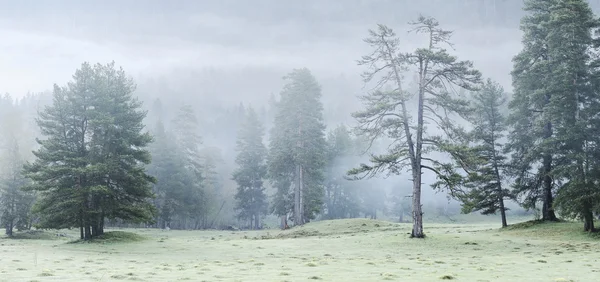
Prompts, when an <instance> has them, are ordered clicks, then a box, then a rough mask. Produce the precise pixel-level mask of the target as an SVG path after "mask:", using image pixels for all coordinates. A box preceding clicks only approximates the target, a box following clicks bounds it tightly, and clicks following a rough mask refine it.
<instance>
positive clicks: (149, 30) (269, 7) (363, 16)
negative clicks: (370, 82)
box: [0, 0, 520, 96]
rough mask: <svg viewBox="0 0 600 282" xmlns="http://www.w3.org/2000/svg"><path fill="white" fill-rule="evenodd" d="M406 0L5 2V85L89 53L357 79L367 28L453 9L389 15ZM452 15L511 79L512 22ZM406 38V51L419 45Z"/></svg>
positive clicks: (0, 49) (26, 82)
mask: <svg viewBox="0 0 600 282" xmlns="http://www.w3.org/2000/svg"><path fill="white" fill-rule="evenodd" d="M400 2H406V1H405V0H398V2H393V1H389V0H376V1H361V0H351V1H350V0H349V1H347V2H345V1H344V3H348V4H347V5H342V4H341V3H342V1H315V0H310V1H305V2H302V1H280V2H277V1H273V0H259V1H248V2H246V1H233V0H228V1H158V0H153V1H131V0H130V1H122V2H121V1H116V0H111V1H64V0H63V1H60V0H59V1H5V0H2V1H0V3H1V6H2V7H3V8H0V38H1V39H2V40H0V92H8V93H11V94H12V95H13V96H21V95H24V94H26V93H27V92H41V91H45V90H49V89H51V88H52V85H53V83H58V84H61V85H62V84H64V83H66V82H67V81H68V80H70V78H71V75H72V74H73V72H74V70H75V69H76V68H77V67H79V65H80V64H81V63H82V62H83V61H90V62H92V63H95V62H101V63H106V62H109V61H111V60H115V61H116V63H117V65H120V66H123V67H124V68H125V70H126V71H127V72H128V73H130V74H131V75H133V76H134V77H154V76H158V75H168V74H169V73H171V71H172V70H174V69H179V70H181V69H188V68H191V69H201V68H205V67H215V68H217V69H221V70H227V69H231V70H235V69H240V68H253V67H260V68H266V69H269V68H273V69H291V68H294V67H308V68H310V69H312V70H313V71H314V72H315V73H316V74H317V75H319V74H321V75H323V76H327V75H329V76H335V75H339V74H345V75H348V76H350V77H352V78H354V77H356V78H357V77H358V74H359V73H360V72H361V69H359V68H358V67H357V66H356V63H355V62H356V60H357V59H359V58H360V56H361V55H363V54H365V53H366V51H368V47H367V46H366V44H364V43H363V42H362V38H364V37H365V36H366V35H367V30H368V29H369V28H374V27H375V24H376V23H378V22H381V23H384V24H388V25H390V26H391V27H393V28H395V30H396V32H397V33H398V34H400V35H402V36H404V35H405V30H406V27H405V26H403V24H404V23H406V22H408V21H409V20H412V19H414V17H416V13H414V12H411V11H413V10H414V11H417V10H419V9H421V10H419V11H422V10H424V12H429V13H430V14H432V15H436V14H439V15H443V14H444V12H445V11H447V10H448V8H443V7H442V8H440V9H434V7H438V6H439V5H441V3H442V2H440V1H439V0H430V1H428V2H427V1H426V2H427V3H426V4H422V5H421V6H418V5H412V6H411V5H409V6H408V8H407V9H404V10H403V11H404V14H406V15H404V16H395V15H394V14H391V13H390V11H389V10H390V8H391V7H397V6H398V5H399V4H398V3H400ZM449 2H455V3H459V2H460V1H459V2H457V1H447V2H444V3H449ZM100 3H102V4H100ZM411 3H414V2H411ZM460 3H462V2H460ZM386 5H387V6H386ZM458 6H460V5H458ZM405 7H406V6H405ZM451 7H452V8H454V9H458V12H460V7H457V4H455V5H452V6H451ZM411 9H412V10H411ZM427 9H429V10H427ZM413 15H415V16H414V17H413ZM440 21H441V20H440ZM452 21H453V22H452V23H451V24H446V25H445V26H446V27H447V28H448V29H452V30H454V31H455V37H454V41H455V42H456V46H455V47H456V48H457V54H459V55H460V57H461V58H462V59H471V60H474V61H475V64H476V67H478V68H479V69H480V70H482V71H483V72H484V75H485V76H492V77H493V78H494V79H496V80H498V81H499V82H501V83H502V84H503V85H504V86H505V87H507V88H508V87H510V76H509V72H510V69H511V62H510V60H511V58H512V56H514V55H515V54H516V53H517V52H518V51H519V49H520V32H519V31H518V29H517V28H516V25H515V23H511V24H508V27H506V28H495V27H494V28H491V27H482V26H469V25H468V24H465V23H464V22H457V21H456V20H454V19H452ZM441 23H442V24H444V22H443V21H441ZM467 23H468V21H467ZM517 23H518V22H517ZM406 38H407V40H410V37H408V36H407V37H406ZM403 45H404V46H405V47H406V49H407V51H408V50H410V49H412V48H414V47H415V46H416V45H415V44H414V42H412V41H406V42H403ZM280 78H281V77H274V78H273V80H280ZM507 90H508V89H507Z"/></svg>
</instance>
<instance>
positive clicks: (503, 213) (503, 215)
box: [499, 195, 508, 227]
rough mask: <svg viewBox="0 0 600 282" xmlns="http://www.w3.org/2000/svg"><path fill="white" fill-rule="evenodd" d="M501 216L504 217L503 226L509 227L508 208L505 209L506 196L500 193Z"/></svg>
mask: <svg viewBox="0 0 600 282" xmlns="http://www.w3.org/2000/svg"><path fill="white" fill-rule="evenodd" d="M499 201H500V216H501V217H502V227H507V226H508V223H507V222H506V210H505V209H504V197H503V196H502V195H500V200H499Z"/></svg>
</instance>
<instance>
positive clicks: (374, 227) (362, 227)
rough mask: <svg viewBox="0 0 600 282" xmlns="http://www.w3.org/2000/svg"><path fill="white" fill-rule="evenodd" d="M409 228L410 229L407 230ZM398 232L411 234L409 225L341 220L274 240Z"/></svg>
mask: <svg viewBox="0 0 600 282" xmlns="http://www.w3.org/2000/svg"><path fill="white" fill-rule="evenodd" d="M407 228H408V229H407ZM386 231H396V232H403V231H407V232H410V226H409V225H407V224H397V223H390V222H387V221H379V220H370V219H340V220H325V221H317V222H311V223H308V224H306V225H303V226H298V227H293V228H291V229H288V230H285V231H280V232H278V233H276V235H274V236H273V238H279V239H283V238H301V237H311V236H340V235H348V234H356V233H372V232H386Z"/></svg>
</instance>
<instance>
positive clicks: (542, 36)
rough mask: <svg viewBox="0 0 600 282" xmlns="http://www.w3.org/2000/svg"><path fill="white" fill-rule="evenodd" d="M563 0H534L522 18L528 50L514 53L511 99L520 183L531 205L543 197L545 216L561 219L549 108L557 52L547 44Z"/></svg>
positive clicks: (526, 204)
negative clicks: (556, 206)
mask: <svg viewBox="0 0 600 282" xmlns="http://www.w3.org/2000/svg"><path fill="white" fill-rule="evenodd" d="M557 1H558V0H528V1H526V2H525V7H524V10H525V11H526V12H527V15H526V16H525V17H523V19H522V20H521V30H522V31H523V39H522V41H523V50H521V52H520V53H519V54H518V55H517V56H515V57H514V58H513V62H514V69H513V71H512V77H513V88H514V94H513V99H512V100H511V102H510V103H509V108H510V110H511V112H510V115H509V117H508V124H509V125H510V126H511V132H510V134H509V143H508V145H507V149H508V150H510V152H511V153H512V155H511V160H512V164H511V168H512V169H511V170H512V175H513V176H514V177H515V183H514V185H513V186H514V188H515V192H516V193H517V195H518V196H520V198H522V200H521V202H522V204H523V206H524V207H526V208H533V207H535V206H536V204H537V202H538V201H541V202H542V219H543V220H557V218H556V214H555V212H554V206H553V202H554V188H555V187H553V181H552V171H553V169H554V165H555V163H556V160H555V159H554V157H555V152H556V151H557V148H556V144H555V142H553V138H552V136H553V133H554V127H553V124H552V115H551V111H550V110H549V107H550V101H551V100H552V95H553V94H554V93H553V91H551V90H550V89H549V87H548V85H550V84H552V79H553V78H552V75H551V72H552V66H551V63H550V61H551V59H552V58H551V57H550V54H549V50H548V48H547V45H548V42H547V39H548V34H549V32H550V30H549V27H548V21H549V20H550V18H551V17H552V13H551V10H552V7H553V6H554V5H555V4H556V2H557Z"/></svg>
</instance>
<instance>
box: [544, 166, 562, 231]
mask: <svg viewBox="0 0 600 282" xmlns="http://www.w3.org/2000/svg"><path fill="white" fill-rule="evenodd" d="M551 171H552V156H551V155H550V154H547V155H545V156H544V174H545V175H544V186H543V192H542V201H543V205H542V220H547V221H556V220H558V219H557V218H556V214H554V208H553V207H552V204H553V200H554V198H553V195H552V177H551V176H550V173H551Z"/></svg>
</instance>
